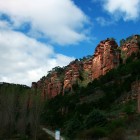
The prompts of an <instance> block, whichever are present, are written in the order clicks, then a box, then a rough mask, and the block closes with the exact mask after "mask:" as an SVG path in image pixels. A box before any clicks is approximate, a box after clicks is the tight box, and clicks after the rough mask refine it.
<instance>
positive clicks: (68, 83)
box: [32, 35, 140, 99]
mask: <svg viewBox="0 0 140 140" xmlns="http://www.w3.org/2000/svg"><path fill="white" fill-rule="evenodd" d="M139 47H140V36H138V35H135V36H132V37H131V38H130V39H129V41H128V40H127V41H125V40H124V43H123V45H122V46H121V47H118V45H117V43H116V42H115V40H114V39H106V40H104V41H101V42H100V43H99V45H98V46H97V47H96V50H95V53H94V55H93V56H88V57H84V58H83V59H80V60H78V59H77V60H75V61H72V62H71V63H70V64H69V65H68V66H66V67H64V68H60V67H56V68H53V69H52V71H50V72H49V74H48V75H47V76H46V77H42V78H41V79H40V80H39V81H38V82H37V83H35V82H33V83H32V88H33V89H39V90H40V91H41V93H42V98H43V99H46V98H53V97H55V96H56V95H58V94H60V93H62V94H65V93H70V92H72V91H73V90H74V89H73V87H74V85H80V84H81V85H80V86H86V85H87V84H88V83H89V82H91V81H92V80H94V79H95V78H99V76H101V75H105V74H106V73H107V72H108V71H109V70H111V69H113V68H116V67H117V66H118V65H119V64H120V60H121V57H122V55H124V56H126V58H127V57H129V56H131V54H132V53H133V52H134V53H137V52H138V51H139Z"/></svg>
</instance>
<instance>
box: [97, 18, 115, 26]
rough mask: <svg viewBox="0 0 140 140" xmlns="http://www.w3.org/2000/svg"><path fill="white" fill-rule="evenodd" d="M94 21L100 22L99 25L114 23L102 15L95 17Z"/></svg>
mask: <svg viewBox="0 0 140 140" xmlns="http://www.w3.org/2000/svg"><path fill="white" fill-rule="evenodd" d="M96 21H97V22H98V24H100V25H101V26H109V25H111V24H114V21H113V20H107V19H105V18H104V17H97V18H96Z"/></svg>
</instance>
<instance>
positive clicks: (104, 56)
mask: <svg viewBox="0 0 140 140" xmlns="http://www.w3.org/2000/svg"><path fill="white" fill-rule="evenodd" d="M119 63H120V50H119V49H118V45H117V43H116V42H115V40H113V39H107V40H104V41H101V42H100V43H99V45H98V46H97V47H96V50H95V53H94V55H93V60H92V79H96V78H98V77H99V76H101V75H105V74H106V73H107V72H108V71H109V70H111V69H113V68H115V67H117V66H118V65H119Z"/></svg>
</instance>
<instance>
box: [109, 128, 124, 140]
mask: <svg viewBox="0 0 140 140" xmlns="http://www.w3.org/2000/svg"><path fill="white" fill-rule="evenodd" d="M109 139H110V140H125V130H124V129H123V128H117V129H115V130H114V131H113V132H112V133H111V134H110V135H109Z"/></svg>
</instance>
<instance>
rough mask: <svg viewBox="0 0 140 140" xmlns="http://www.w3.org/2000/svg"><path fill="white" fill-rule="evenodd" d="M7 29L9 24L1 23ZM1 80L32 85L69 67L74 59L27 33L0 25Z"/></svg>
mask: <svg viewBox="0 0 140 140" xmlns="http://www.w3.org/2000/svg"><path fill="white" fill-rule="evenodd" d="M0 25H2V26H4V27H6V26H5V23H3V24H2V22H1V24H0ZM0 50H1V51H0V70H1V71H0V81H2V82H12V83H19V84H27V85H30V84H31V82H33V81H38V80H39V79H40V78H41V77H42V76H44V75H46V74H47V71H49V70H51V69H52V68H53V67H55V66H65V65H67V64H68V63H69V62H70V61H72V60H73V59H74V58H72V57H67V56H64V55H62V54H57V53H55V52H54V50H53V47H52V46H50V45H45V44H43V43H40V42H38V41H36V40H35V39H33V38H30V37H28V36H26V35H24V34H23V33H20V32H16V31H12V30H10V29H8V28H7V29H6V28H4V29H1V26H0Z"/></svg>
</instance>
